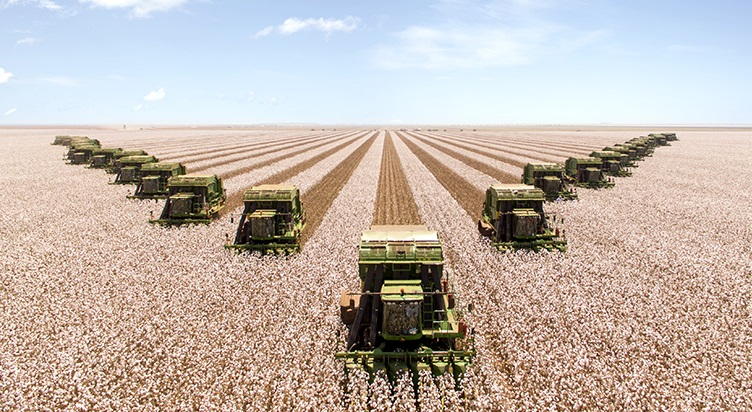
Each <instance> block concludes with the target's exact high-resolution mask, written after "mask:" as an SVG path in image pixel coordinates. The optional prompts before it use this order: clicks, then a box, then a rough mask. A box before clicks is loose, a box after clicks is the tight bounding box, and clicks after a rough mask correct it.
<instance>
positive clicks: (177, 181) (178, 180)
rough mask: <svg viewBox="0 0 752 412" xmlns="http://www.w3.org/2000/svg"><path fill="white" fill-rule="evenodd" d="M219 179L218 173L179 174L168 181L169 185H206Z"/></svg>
mask: <svg viewBox="0 0 752 412" xmlns="http://www.w3.org/2000/svg"><path fill="white" fill-rule="evenodd" d="M217 180H219V178H218V177H217V175H179V176H173V177H171V178H170V180H169V181H168V183H167V185H168V186H200V187H206V186H209V185H211V184H213V183H214V182H216V181H217Z"/></svg>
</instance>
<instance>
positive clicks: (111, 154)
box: [89, 147, 123, 169]
mask: <svg viewBox="0 0 752 412" xmlns="http://www.w3.org/2000/svg"><path fill="white" fill-rule="evenodd" d="M122 151H123V149H121V148H119V147H102V148H99V149H97V150H95V151H93V152H92V153H91V165H90V166H89V167H90V168H92V169H106V168H108V167H112V165H113V164H114V161H115V155H116V154H117V153H120V152H122Z"/></svg>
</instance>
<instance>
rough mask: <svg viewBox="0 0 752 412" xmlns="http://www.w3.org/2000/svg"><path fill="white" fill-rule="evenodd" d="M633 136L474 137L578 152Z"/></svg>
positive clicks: (487, 135)
mask: <svg viewBox="0 0 752 412" xmlns="http://www.w3.org/2000/svg"><path fill="white" fill-rule="evenodd" d="M633 137H636V136H635V132H634V131H629V132H611V133H608V134H605V133H598V134H595V135H594V134H592V133H587V132H582V133H579V132H577V133H571V134H570V133H567V134H562V133H556V134H553V133H551V134H550V135H546V134H544V133H523V134H521V135H520V136H519V137H514V138H505V137H499V136H497V135H495V134H492V135H489V134H481V135H479V136H477V137H475V138H477V139H483V140H485V141H486V142H487V143H491V144H495V143H498V142H500V141H501V142H503V144H504V145H509V146H512V147H516V148H520V149H526V148H529V144H530V143H534V144H536V143H537V144H538V145H539V146H540V147H542V148H546V147H549V146H550V147H551V148H552V149H556V148H558V149H562V150H572V149H576V151H577V152H579V153H585V152H587V153H590V151H592V150H593V148H601V147H604V146H610V145H612V144H614V143H619V142H623V141H624V140H628V139H630V138H633ZM553 154H556V150H553Z"/></svg>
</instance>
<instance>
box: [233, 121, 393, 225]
mask: <svg viewBox="0 0 752 412" xmlns="http://www.w3.org/2000/svg"><path fill="white" fill-rule="evenodd" d="M377 134H378V132H377V133H376V134H374V135H373V136H372V137H371V138H370V139H369V140H368V141H366V142H365V143H368V142H369V141H370V143H369V144H368V146H369V147H370V145H371V144H373V140H375V138H376V135H377ZM362 137H363V134H358V135H357V136H355V137H353V138H352V139H348V140H347V141H346V142H344V143H342V144H339V145H337V146H335V147H333V148H331V149H329V150H327V151H325V152H323V153H319V154H318V155H316V156H314V157H312V158H310V159H308V160H305V161H303V162H301V163H298V164H297V165H295V166H293V167H291V168H289V169H285V170H282V171H281V172H279V173H275V174H273V175H271V176H269V177H267V178H266V179H263V180H261V181H258V182H256V183H254V184H253V185H254V186H258V185H264V184H281V183H285V182H287V181H288V180H290V179H291V178H293V177H295V176H297V175H298V174H299V173H300V172H302V171H304V170H306V169H309V168H310V167H311V166H313V165H315V164H316V163H318V162H320V161H322V160H324V159H326V158H327V157H329V156H331V155H333V154H334V153H336V152H338V151H340V150H342V149H343V148H345V147H346V146H348V145H350V144H351V143H352V142H354V141H355V140H358V139H360V138H362ZM344 138H345V137H341V138H339V139H337V140H341V139H344ZM327 143H331V142H327ZM327 143H323V144H321V145H317V146H315V147H319V146H323V145H324V144H327ZM315 147H307V148H305V149H301V150H299V151H297V152H295V153H288V154H286V155H283V156H280V157H276V158H274V159H270V160H268V161H266V162H263V163H259V164H258V165H252V166H248V167H245V168H243V169H247V170H244V171H243V172H242V173H235V172H237V171H238V170H241V169H236V170H235V171H234V172H233V174H232V177H234V176H238V175H241V174H244V173H248V172H249V171H251V170H254V169H258V168H261V167H264V166H268V165H270V164H272V163H274V162H277V161H279V160H281V159H282V158H286V157H292V156H296V155H298V154H300V153H302V152H306V151H309V150H312V149H314V148H315ZM361 148H362V146H361ZM361 148H358V149H356V150H355V151H354V152H353V154H355V153H359V150H360V149H361ZM353 154H351V155H350V157H348V158H347V159H345V161H343V162H342V163H345V162H347V161H348V160H349V159H350V158H351V157H352V156H353ZM362 156H365V151H364V152H363V153H362V154H361V157H362ZM338 168H339V166H337V167H336V168H334V170H333V171H332V172H330V173H329V174H328V175H326V176H325V177H324V178H323V179H322V181H323V180H324V179H327V178H328V177H329V176H330V175H331V174H332V173H333V172H334V171H336V170H338ZM350 174H352V171H350ZM348 177H349V175H348ZM222 179H223V180H224V179H226V177H225V176H222ZM319 183H321V182H319ZM316 186H318V184H316V185H315V186H314V187H316ZM314 187H312V188H311V189H313V188H314ZM244 192H245V191H244V190H239V191H237V192H235V193H233V194H231V195H229V196H227V200H226V201H225V207H224V209H222V210H223V212H224V213H225V214H226V213H231V212H232V211H233V210H235V209H237V208H238V207H240V206H241V205H242V204H243V193H244ZM309 193H310V190H309ZM334 196H336V193H335V194H334ZM332 201H333V199H332ZM329 204H331V202H329ZM305 208H306V232H308V227H309V226H308V225H310V224H311V219H310V214H311V212H310V211H309V210H308V209H309V207H308V206H307V205H306V206H305ZM220 214H222V213H221V212H220ZM322 217H323V215H322ZM319 223H321V221H319Z"/></svg>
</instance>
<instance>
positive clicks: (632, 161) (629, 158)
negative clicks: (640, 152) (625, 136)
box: [603, 144, 639, 168]
mask: <svg viewBox="0 0 752 412" xmlns="http://www.w3.org/2000/svg"><path fill="white" fill-rule="evenodd" d="M603 151H605V152H616V153H621V158H620V159H619V160H620V161H621V167H622V168H625V167H637V160H639V159H638V158H637V151H636V150H635V149H634V148H632V147H631V146H629V145H623V144H615V145H613V146H606V147H604V148H603Z"/></svg>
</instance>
